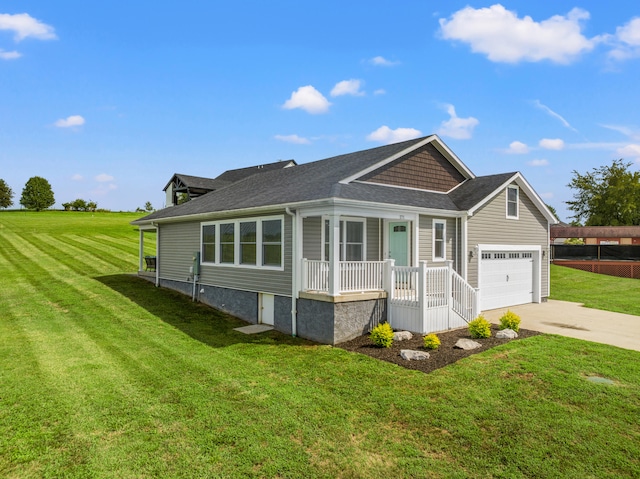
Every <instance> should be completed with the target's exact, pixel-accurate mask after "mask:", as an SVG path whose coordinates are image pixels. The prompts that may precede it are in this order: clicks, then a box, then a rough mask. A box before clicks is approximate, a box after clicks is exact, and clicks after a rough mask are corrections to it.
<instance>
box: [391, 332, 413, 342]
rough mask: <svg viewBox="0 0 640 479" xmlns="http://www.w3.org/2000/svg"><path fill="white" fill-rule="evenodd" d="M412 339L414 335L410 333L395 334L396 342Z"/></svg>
mask: <svg viewBox="0 0 640 479" xmlns="http://www.w3.org/2000/svg"><path fill="white" fill-rule="evenodd" d="M411 338H413V334H411V333H410V332H409V331H397V332H395V333H393V340H394V341H408V340H409V339H411Z"/></svg>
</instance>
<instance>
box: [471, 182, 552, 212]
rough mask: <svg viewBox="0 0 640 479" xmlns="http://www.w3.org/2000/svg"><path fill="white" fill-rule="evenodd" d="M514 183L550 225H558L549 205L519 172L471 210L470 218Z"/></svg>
mask: <svg viewBox="0 0 640 479" xmlns="http://www.w3.org/2000/svg"><path fill="white" fill-rule="evenodd" d="M514 182H515V183H516V184H517V185H518V186H519V187H520V189H521V190H523V191H524V192H525V194H526V195H527V196H528V197H529V199H531V201H532V202H533V204H534V205H536V207H537V208H538V209H539V210H540V212H541V213H542V214H543V215H544V217H545V218H546V219H547V221H549V223H551V224H556V223H558V220H557V219H556V217H555V216H553V213H551V211H549V208H547V205H546V204H545V203H544V201H542V198H540V197H539V196H538V193H536V192H535V190H534V189H533V188H532V187H531V185H530V184H529V182H527V180H525V179H524V177H523V176H522V175H521V174H520V173H519V172H518V173H516V174H514V175H513V176H512V177H511V178H509V179H508V180H507V181H505V182H504V183H502V184H501V185H500V186H498V187H497V188H496V189H495V190H493V192H491V194H489V195H487V196H485V197H484V199H483V200H482V201H480V202H479V203H477V204H476V205H475V206H474V207H473V208H471V209H469V216H473V215H474V214H475V212H476V211H478V210H479V209H480V208H482V207H483V206H484V205H485V204H487V203H488V202H489V201H491V200H492V199H493V198H495V197H496V196H497V195H499V194H500V193H502V192H503V191H504V190H505V188H506V187H507V186H509V185H510V184H512V183H514Z"/></svg>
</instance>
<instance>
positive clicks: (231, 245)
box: [219, 223, 236, 264]
mask: <svg viewBox="0 0 640 479" xmlns="http://www.w3.org/2000/svg"><path fill="white" fill-rule="evenodd" d="M235 233H236V225H235V223H220V260H219V261H220V263H231V264H233V263H235V257H236V235H235Z"/></svg>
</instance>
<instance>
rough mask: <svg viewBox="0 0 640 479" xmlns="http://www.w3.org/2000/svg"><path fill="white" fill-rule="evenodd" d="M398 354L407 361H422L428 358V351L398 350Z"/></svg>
mask: <svg viewBox="0 0 640 479" xmlns="http://www.w3.org/2000/svg"><path fill="white" fill-rule="evenodd" d="M400 356H402V359H406V360H407V361H424V360H425V359H429V353H425V352H424V351H414V350H413V349H402V350H400Z"/></svg>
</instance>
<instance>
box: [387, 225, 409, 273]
mask: <svg viewBox="0 0 640 479" xmlns="http://www.w3.org/2000/svg"><path fill="white" fill-rule="evenodd" d="M389 258H390V259H395V260H396V266H409V223H408V222H406V221H402V222H390V223H389Z"/></svg>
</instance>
